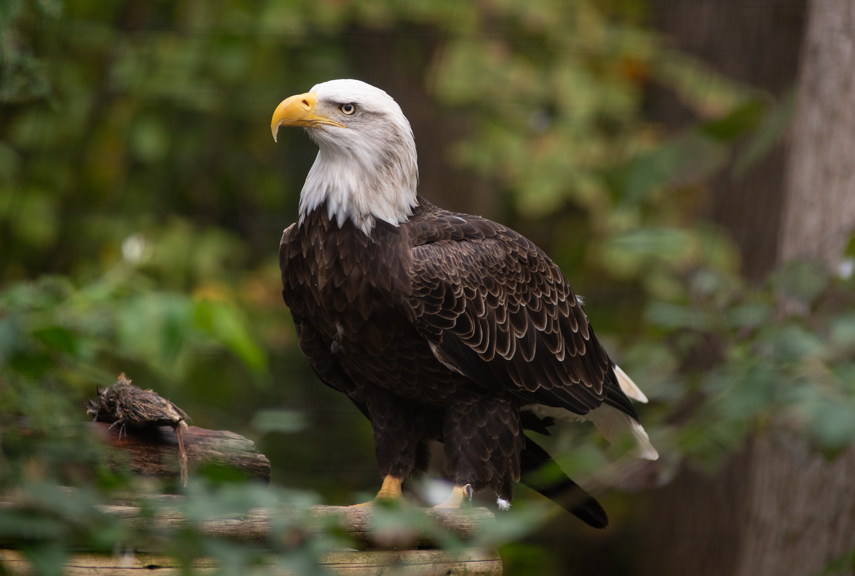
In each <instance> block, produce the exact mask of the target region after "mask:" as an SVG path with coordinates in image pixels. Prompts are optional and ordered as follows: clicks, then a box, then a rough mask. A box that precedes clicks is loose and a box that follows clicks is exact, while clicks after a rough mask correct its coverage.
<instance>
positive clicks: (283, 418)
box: [252, 410, 308, 434]
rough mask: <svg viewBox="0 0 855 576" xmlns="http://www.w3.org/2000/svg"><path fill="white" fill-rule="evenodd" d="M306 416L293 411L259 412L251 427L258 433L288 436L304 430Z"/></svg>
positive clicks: (306, 424)
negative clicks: (279, 433)
mask: <svg viewBox="0 0 855 576" xmlns="http://www.w3.org/2000/svg"><path fill="white" fill-rule="evenodd" d="M307 426H308V421H307V420H306V416H305V415H304V414H302V413H300V412H295V411H294V410H259V411H258V412H256V413H255V416H254V417H253V419H252V427H253V428H255V429H256V430H258V431H259V432H282V433H285V434H290V433H293V432H300V431H301V430H305V429H306V427H307Z"/></svg>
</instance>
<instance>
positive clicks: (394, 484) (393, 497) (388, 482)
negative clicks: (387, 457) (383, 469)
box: [354, 476, 405, 506]
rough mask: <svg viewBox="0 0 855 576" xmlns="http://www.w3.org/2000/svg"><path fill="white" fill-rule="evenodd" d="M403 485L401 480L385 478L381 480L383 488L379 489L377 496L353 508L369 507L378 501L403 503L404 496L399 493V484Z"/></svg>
mask: <svg viewBox="0 0 855 576" xmlns="http://www.w3.org/2000/svg"><path fill="white" fill-rule="evenodd" d="M403 483H404V479H403V478H395V477H394V476H386V477H385V478H383V486H382V487H381V488H380V492H378V493H377V496H375V497H374V500H370V501H368V502H363V503H362V504H354V506H371V505H372V504H374V503H375V502H377V501H378V500H386V501H392V502H398V501H400V502H405V500H404V495H403V494H402V493H401V484H403Z"/></svg>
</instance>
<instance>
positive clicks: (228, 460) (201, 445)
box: [89, 422, 270, 483]
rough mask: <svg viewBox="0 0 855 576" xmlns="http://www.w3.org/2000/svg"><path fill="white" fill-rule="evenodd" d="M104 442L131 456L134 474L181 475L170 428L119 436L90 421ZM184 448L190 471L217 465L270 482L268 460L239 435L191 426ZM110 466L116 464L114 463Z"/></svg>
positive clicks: (162, 476) (107, 426)
mask: <svg viewBox="0 0 855 576" xmlns="http://www.w3.org/2000/svg"><path fill="white" fill-rule="evenodd" d="M89 426H90V427H91V428H93V429H94V430H97V431H98V432H99V433H100V434H101V435H102V437H103V438H104V440H105V442H107V444H109V445H110V446H113V447H114V448H117V449H119V450H121V451H122V452H123V453H124V454H127V455H128V456H129V457H130V460H129V461H128V465H129V466H130V468H131V470H133V471H134V472H136V473H137V474H142V475H146V476H158V477H161V478H178V477H179V476H180V466H179V453H178V439H177V437H176V436H175V431H174V430H173V429H172V428H171V427H169V426H153V427H150V428H144V429H142V430H131V429H128V430H127V433H121V434H120V431H119V427H118V426H114V427H112V428H111V427H110V424H106V423H104V422H91V423H90V424H89ZM184 445H185V448H186V450H187V459H188V462H189V466H190V481H191V482H192V481H193V470H194V469H196V468H198V467H199V466H200V465H203V464H216V465H219V466H223V467H226V468H231V469H235V470H239V471H241V472H243V473H244V474H246V475H247V476H248V477H249V478H251V479H253V480H260V481H262V482H265V483H268V482H270V461H269V460H268V459H267V457H266V456H265V455H264V454H259V452H258V450H256V448H255V443H254V442H252V441H251V440H247V439H246V438H244V437H243V436H241V435H239V434H235V433H234V432H228V431H224V430H207V429H205V428H199V427H198V426H190V427H188V429H187V430H186V431H185V432H184ZM113 465H117V463H116V462H114V463H113Z"/></svg>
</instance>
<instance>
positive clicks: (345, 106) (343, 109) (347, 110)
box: [338, 104, 356, 116]
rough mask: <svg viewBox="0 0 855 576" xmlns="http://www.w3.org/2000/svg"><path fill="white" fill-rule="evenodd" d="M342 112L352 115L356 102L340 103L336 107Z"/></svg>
mask: <svg viewBox="0 0 855 576" xmlns="http://www.w3.org/2000/svg"><path fill="white" fill-rule="evenodd" d="M338 109H339V110H341V113H342V114H347V115H348V116H352V115H353V114H354V113H355V112H356V104H342V105H341V106H339V107H338Z"/></svg>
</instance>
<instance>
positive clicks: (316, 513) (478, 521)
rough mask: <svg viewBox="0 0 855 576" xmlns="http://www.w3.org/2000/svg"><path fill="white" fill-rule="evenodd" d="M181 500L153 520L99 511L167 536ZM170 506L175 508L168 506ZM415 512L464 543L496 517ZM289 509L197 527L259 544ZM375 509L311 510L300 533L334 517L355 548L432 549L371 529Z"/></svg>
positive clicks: (177, 522)
mask: <svg viewBox="0 0 855 576" xmlns="http://www.w3.org/2000/svg"><path fill="white" fill-rule="evenodd" d="M182 498H183V497H181V496H161V497H157V498H156V499H157V500H158V506H157V509H158V513H157V514H156V515H155V516H154V518H151V517H148V516H146V515H143V514H141V512H140V508H138V507H137V506H129V505H111V506H104V507H102V511H103V512H104V513H105V514H108V515H111V516H115V517H117V518H119V520H120V522H121V524H123V525H124V526H127V527H128V528H132V529H142V528H147V529H150V530H152V531H154V532H156V533H169V532H171V531H173V530H175V529H178V528H182V527H184V526H186V525H187V521H186V519H185V518H184V516H183V514H182V513H181V510H180V508H179V503H180V502H181V499H182ZM171 503H174V504H175V505H174V506H173V505H170V504H171ZM412 512H413V513H415V514H424V515H425V516H426V517H427V518H428V519H429V521H430V523H431V524H432V525H433V526H435V527H436V528H438V529H439V530H440V531H443V532H446V533H449V534H452V535H454V536H455V537H457V538H458V539H460V540H462V541H464V542H466V541H470V540H472V539H473V538H474V537H475V536H476V535H477V534H478V532H479V531H480V530H481V529H482V528H483V527H484V526H485V525H489V524H493V523H495V521H496V517H495V516H494V515H493V513H492V512H490V511H489V510H487V509H486V508H469V509H461V510H452V509H434V508H416V509H413V510H412ZM297 514H298V512H297V511H296V510H294V509H293V508H288V507H283V508H280V509H276V510H268V509H261V508H259V509H256V510H252V511H251V512H250V513H249V514H240V515H236V516H231V517H224V518H217V519H212V520H208V521H205V522H203V523H202V524H201V526H198V529H199V531H200V532H201V533H202V534H204V535H206V536H212V537H217V538H225V539H231V540H242V541H253V542H264V541H266V540H267V539H268V538H269V537H270V535H271V526H272V525H273V519H274V517H275V516H277V515H279V516H280V517H288V516H291V517H293V516H295V515H297ZM374 514H375V511H374V509H373V508H372V507H352V506H313V507H312V508H311V511H310V513H309V515H308V519H307V520H308V522H307V524H306V531H307V532H308V533H309V534H320V533H322V532H324V530H325V528H324V527H325V526H328V525H329V519H330V518H333V519H337V523H338V526H339V527H340V528H341V530H342V531H343V532H344V533H345V534H347V535H348V536H350V537H351V538H352V539H353V540H354V541H355V543H356V544H357V545H358V546H360V547H361V548H365V549H370V548H390V547H395V548H405V547H408V548H416V547H424V546H433V545H436V544H437V542H436V541H435V539H434V538H433V536H432V533H433V531H425V530H416V529H412V528H410V529H401V528H400V527H395V528H390V529H386V530H384V529H377V528H376V527H375V526H374V523H373V516H374Z"/></svg>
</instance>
